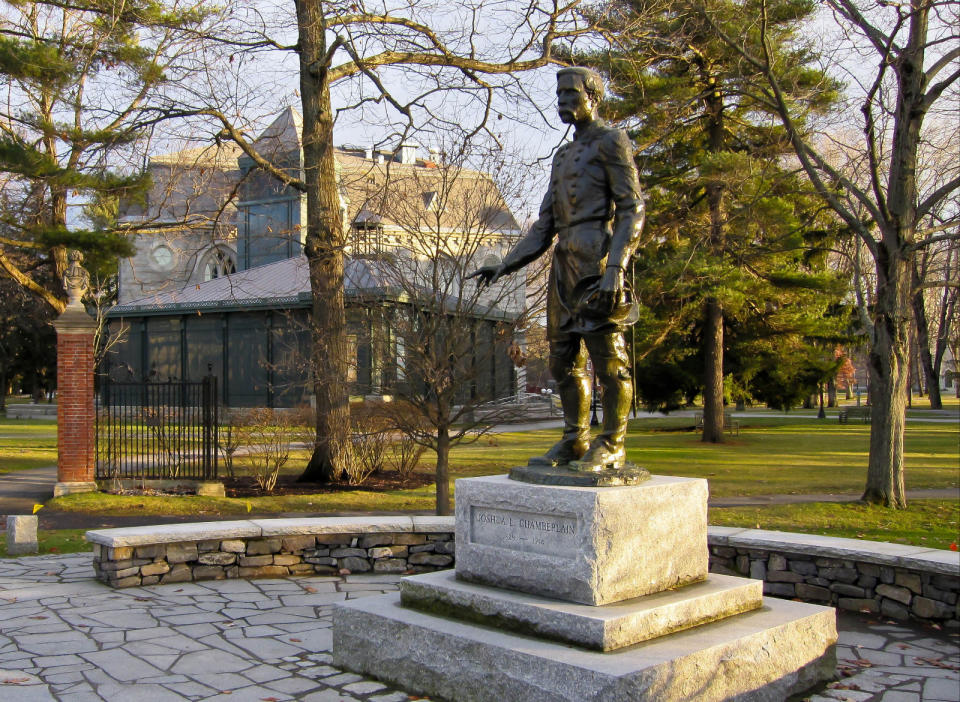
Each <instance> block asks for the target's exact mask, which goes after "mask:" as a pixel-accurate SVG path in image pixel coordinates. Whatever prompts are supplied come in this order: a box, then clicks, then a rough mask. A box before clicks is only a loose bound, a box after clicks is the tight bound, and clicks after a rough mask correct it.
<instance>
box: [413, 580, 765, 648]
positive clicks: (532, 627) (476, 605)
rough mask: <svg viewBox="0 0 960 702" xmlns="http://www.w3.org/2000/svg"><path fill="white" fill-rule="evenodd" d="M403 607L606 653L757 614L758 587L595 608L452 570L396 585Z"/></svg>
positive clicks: (706, 586)
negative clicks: (466, 579)
mask: <svg viewBox="0 0 960 702" xmlns="http://www.w3.org/2000/svg"><path fill="white" fill-rule="evenodd" d="M400 596H401V601H402V603H403V605H404V606H405V607H413V608H415V609H418V610H421V611H424V612H428V613H433V614H441V615H449V616H453V617H455V618H457V619H462V620H467V621H472V622H475V623H478V624H487V625H490V626H493V627H502V628H505V629H509V630H510V631H515V632H518V633H522V634H530V635H534V636H540V637H543V638H547V639H552V640H555V641H563V642H568V643H572V644H574V645H578V646H583V647H585V648H590V649H595V650H600V651H612V650H615V649H618V648H622V647H624V646H629V645H632V644H635V643H638V642H640V641H646V640H648V639H653V638H656V637H658V636H664V635H666V634H671V633H673V632H675V631H680V630H682V629H689V628H692V627H695V626H700V625H701V624H706V623H708V622H712V621H716V620H718V619H723V618H724V617H729V616H732V615H735V614H740V613H742V612H747V611H749V610H752V609H757V608H758V607H760V606H761V604H762V600H763V581H762V580H750V579H749V578H737V577H733V576H729V575H710V576H709V577H708V578H707V580H705V581H702V582H699V583H694V584H692V585H686V586H684V587H681V588H677V589H676V590H666V591H664V592H659V593H656V594H653V595H646V596H644V597H637V598H633V599H629V600H621V601H620V602H617V603H615V604H608V605H601V606H598V607H593V606H590V605H582V604H575V603H571V602H562V601H559V600H552V599H546V598H543V597H537V596H536V595H528V594H525V593H521V592H512V591H510V590H503V589H499V588H492V587H488V586H485V585H478V584H474V583H468V582H464V581H462V580H457V578H456V576H455V574H454V572H453V571H452V570H445V571H439V572H436V573H427V574H424V575H417V576H413V577H409V578H404V579H403V580H401V581H400Z"/></svg>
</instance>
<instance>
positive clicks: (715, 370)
mask: <svg viewBox="0 0 960 702" xmlns="http://www.w3.org/2000/svg"><path fill="white" fill-rule="evenodd" d="M706 322H707V323H706V326H705V328H704V331H703V350H704V354H703V356H704V378H703V437H702V439H703V441H706V442H710V443H714V444H719V443H723V308H722V307H721V305H720V301H719V300H716V299H714V298H711V299H709V300H707V320H706Z"/></svg>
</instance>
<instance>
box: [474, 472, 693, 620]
mask: <svg viewBox="0 0 960 702" xmlns="http://www.w3.org/2000/svg"><path fill="white" fill-rule="evenodd" d="M456 510H457V529H456V544H457V560H456V569H457V576H458V577H459V578H461V579H463V580H469V581H471V582H477V583H482V584H484V585H491V586H493V587H501V588H508V589H511V590H519V591H521V592H529V593H532V594H535V595H541V596H543V597H552V598H556V599H560V600H566V601H569V602H579V603H581V604H589V605H604V604H609V603H611V602H618V601H620V600H625V599H628V598H632V597H642V596H643V595H649V594H652V593H655V592H660V591H661V590H666V589H668V588H674V587H679V586H682V585H687V584H689V583H693V582H697V581H700V580H704V579H705V578H706V577H707V561H708V551H707V481H706V480H702V479H697V478H676V477H672V476H665V475H654V476H652V477H651V478H650V480H648V481H645V482H643V483H640V484H639V485H631V486H624V487H568V486H560V485H533V484H529V483H520V482H517V481H515V480H510V479H509V478H508V477H507V476H505V475H497V476H487V477H481V478H466V479H462V480H458V481H457V503H456Z"/></svg>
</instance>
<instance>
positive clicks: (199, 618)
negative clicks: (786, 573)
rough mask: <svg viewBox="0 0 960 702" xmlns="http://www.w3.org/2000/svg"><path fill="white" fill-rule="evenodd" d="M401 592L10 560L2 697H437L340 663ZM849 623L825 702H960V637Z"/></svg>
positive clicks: (851, 618) (3, 596) (348, 582)
mask: <svg viewBox="0 0 960 702" xmlns="http://www.w3.org/2000/svg"><path fill="white" fill-rule="evenodd" d="M396 582H397V579H396V577H395V576H361V575H356V576H354V575H350V576H346V577H345V578H340V577H304V578H284V579H276V580H251V581H244V580H225V581H213V582H205V583H183V584H175V585H162V586H150V587H142V588H130V589H126V590H112V589H110V588H108V587H106V586H105V585H103V584H101V583H99V582H97V581H95V580H94V579H93V578H92V571H91V567H90V555H89V554H71V555H65V556H40V557H32V558H20V559H13V560H4V561H0V699H2V700H3V701H4V702H46V701H48V700H63V701H65V702H88V701H92V700H109V701H113V700H116V701H117V702H121V701H122V702H129V701H130V700H136V701H137V702H153V701H157V702H166V701H167V700H222V701H223V702H239V701H243V702H248V701H249V702H263V701H266V702H280V701H282V700H303V701H304V702H353V701H357V700H362V701H365V702H406V700H410V699H423V698H418V697H410V696H408V695H407V694H405V693H404V692H402V691H399V690H395V689H392V688H390V687H389V686H387V685H384V684H381V683H379V682H377V681H375V680H371V679H369V678H363V677H361V676H359V675H354V674H352V673H347V672H344V671H342V670H339V669H337V668H335V667H333V666H332V665H331V664H330V663H331V656H330V648H331V630H330V626H331V610H332V607H333V605H334V604H335V603H337V602H340V601H343V600H345V599H350V598H354V597H362V596H365V595H370V594H376V593H381V592H386V591H388V590H394V589H396V587H397V585H396ZM839 623H840V629H841V634H840V645H839V647H838V659H839V665H838V670H837V676H838V681H837V682H835V683H831V684H830V685H829V686H827V687H825V688H823V689H821V690H818V691H815V692H814V693H812V694H810V695H809V696H808V699H809V700H810V701H811V702H835V701H836V700H853V701H854V702H868V701H876V702H957V699H958V692H960V673H958V670H960V648H958V639H957V634H956V633H950V634H947V633H944V632H941V631H936V630H933V629H928V628H923V627H913V626H907V625H903V624H894V623H889V622H882V621H874V620H868V619H863V618H861V617H859V616H857V615H852V614H841V615H840V619H839ZM531 702H533V701H531ZM651 702H654V701H651Z"/></svg>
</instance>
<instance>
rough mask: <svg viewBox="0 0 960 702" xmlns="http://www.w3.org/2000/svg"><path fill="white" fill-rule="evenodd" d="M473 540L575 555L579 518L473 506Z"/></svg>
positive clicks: (471, 533) (566, 555)
mask: <svg viewBox="0 0 960 702" xmlns="http://www.w3.org/2000/svg"><path fill="white" fill-rule="evenodd" d="M470 541H471V543H474V544H481V545H485V546H497V547H499V548H509V549H512V550H514V551H524V552H526V553H541V554H543V555H546V556H561V557H564V558H573V557H574V554H575V553H576V552H577V551H576V550H577V548H578V546H577V543H578V541H577V520H576V518H574V517H567V516H562V515H556V514H538V513H536V512H519V511H514V510H509V509H496V508H492V507H479V506H477V505H471V507H470Z"/></svg>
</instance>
